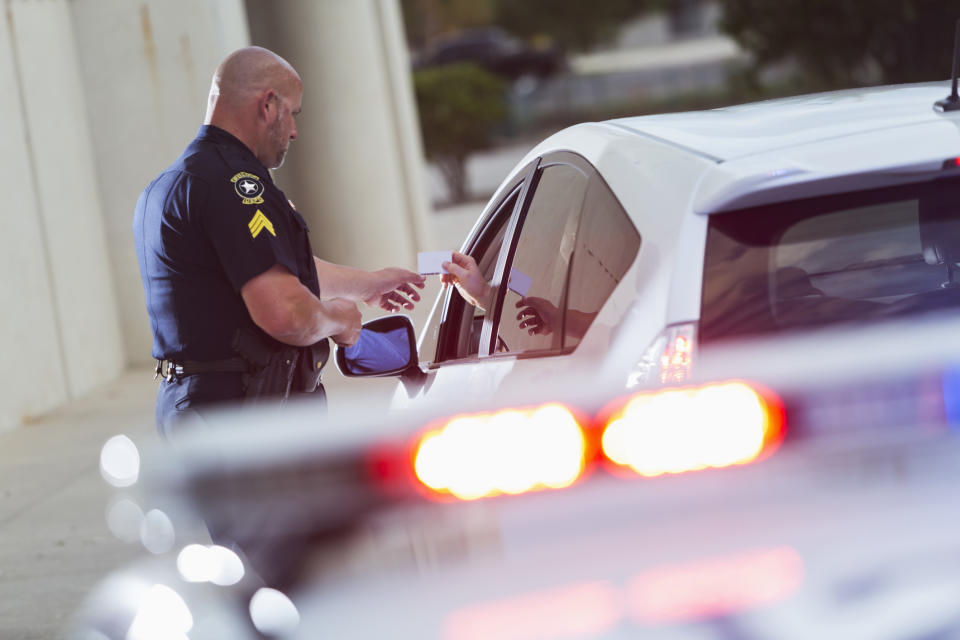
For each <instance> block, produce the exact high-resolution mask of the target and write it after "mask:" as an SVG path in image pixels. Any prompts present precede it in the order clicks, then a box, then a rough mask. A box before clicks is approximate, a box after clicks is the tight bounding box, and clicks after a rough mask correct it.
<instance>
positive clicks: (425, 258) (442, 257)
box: [417, 251, 453, 276]
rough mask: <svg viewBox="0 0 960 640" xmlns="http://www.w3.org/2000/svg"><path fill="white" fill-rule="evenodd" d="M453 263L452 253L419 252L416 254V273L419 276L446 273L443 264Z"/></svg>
mask: <svg viewBox="0 0 960 640" xmlns="http://www.w3.org/2000/svg"><path fill="white" fill-rule="evenodd" d="M452 261H453V251H421V252H420V253H418V254H417V272H418V273H419V274H420V275H424V276H426V275H432V274H434V273H447V270H446V269H444V268H443V263H444V262H452Z"/></svg>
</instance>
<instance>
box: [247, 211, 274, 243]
mask: <svg viewBox="0 0 960 640" xmlns="http://www.w3.org/2000/svg"><path fill="white" fill-rule="evenodd" d="M247 226H248V227H250V235H251V236H253V237H254V238H256V237H257V236H258V235H260V232H261V231H263V230H264V229H266V230H267V231H269V232H270V235H272V236H273V237H274V238H276V237H277V232H276V231H274V230H273V223H272V222H270V220H268V219H267V216H265V215H263V212H262V211H260V209H257V212H256V213H255V214H254V215H253V218H251V219H250V222H248V223H247Z"/></svg>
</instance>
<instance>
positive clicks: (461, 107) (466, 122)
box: [413, 64, 507, 202]
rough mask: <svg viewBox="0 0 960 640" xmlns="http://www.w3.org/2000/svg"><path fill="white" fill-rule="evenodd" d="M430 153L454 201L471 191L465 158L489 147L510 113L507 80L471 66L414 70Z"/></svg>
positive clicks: (424, 138)
mask: <svg viewBox="0 0 960 640" xmlns="http://www.w3.org/2000/svg"><path fill="white" fill-rule="evenodd" d="M413 86H414V90H415V92H416V97H417V108H418V110H419V113H420V129H421V131H422V133H423V145H424V148H425V150H426V154H427V157H428V158H430V159H431V160H433V161H434V162H436V163H437V165H438V166H439V167H440V170H441V171H442V172H443V176H444V179H445V180H446V182H447V186H448V188H449V190H450V195H451V198H452V200H453V201H454V202H461V201H463V200H466V199H467V197H468V195H469V188H468V184H467V174H466V160H467V157H468V156H469V155H470V154H471V153H473V152H474V151H479V150H481V149H486V148H488V147H490V146H491V144H492V142H493V137H494V132H495V131H496V128H497V127H498V126H499V125H501V124H502V123H503V122H504V121H505V120H506V117H507V97H506V91H507V86H506V83H505V82H504V81H503V80H502V79H500V78H499V77H497V76H495V75H493V74H491V73H488V72H486V71H484V70H483V69H481V68H480V67H478V66H476V65H473V64H455V65H447V66H443V67H434V68H430V69H422V70H420V71H416V72H415V73H414V74H413Z"/></svg>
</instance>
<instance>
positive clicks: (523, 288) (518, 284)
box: [507, 267, 533, 297]
mask: <svg viewBox="0 0 960 640" xmlns="http://www.w3.org/2000/svg"><path fill="white" fill-rule="evenodd" d="M532 284H533V278H531V277H530V276H528V275H527V274H525V273H524V272H522V271H520V270H519V269H514V268H513V267H511V268H510V277H509V278H508V279H507V288H508V289H510V291H513V292H514V293H519V294H520V295H521V296H523V297H526V295H527V293H528V292H529V291H530V285H532Z"/></svg>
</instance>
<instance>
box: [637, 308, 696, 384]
mask: <svg viewBox="0 0 960 640" xmlns="http://www.w3.org/2000/svg"><path fill="white" fill-rule="evenodd" d="M696 329H697V325H696V324H695V323H692V322H688V323H685V324H677V325H672V326H669V327H667V328H666V329H664V330H663V331H661V332H660V333H659V334H657V337H656V338H654V339H653V341H652V342H651V343H650V345H649V346H648V347H647V348H646V349H645V350H644V352H643V355H642V356H641V357H640V360H639V361H638V362H637V364H636V366H635V367H634V369H633V370H632V371H630V373H629V374H628V376H627V389H632V388H634V387H638V386H650V385H659V384H680V383H682V382H685V381H686V380H688V379H689V378H690V374H691V371H692V368H693V357H694V352H695V351H696V340H695V335H696Z"/></svg>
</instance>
